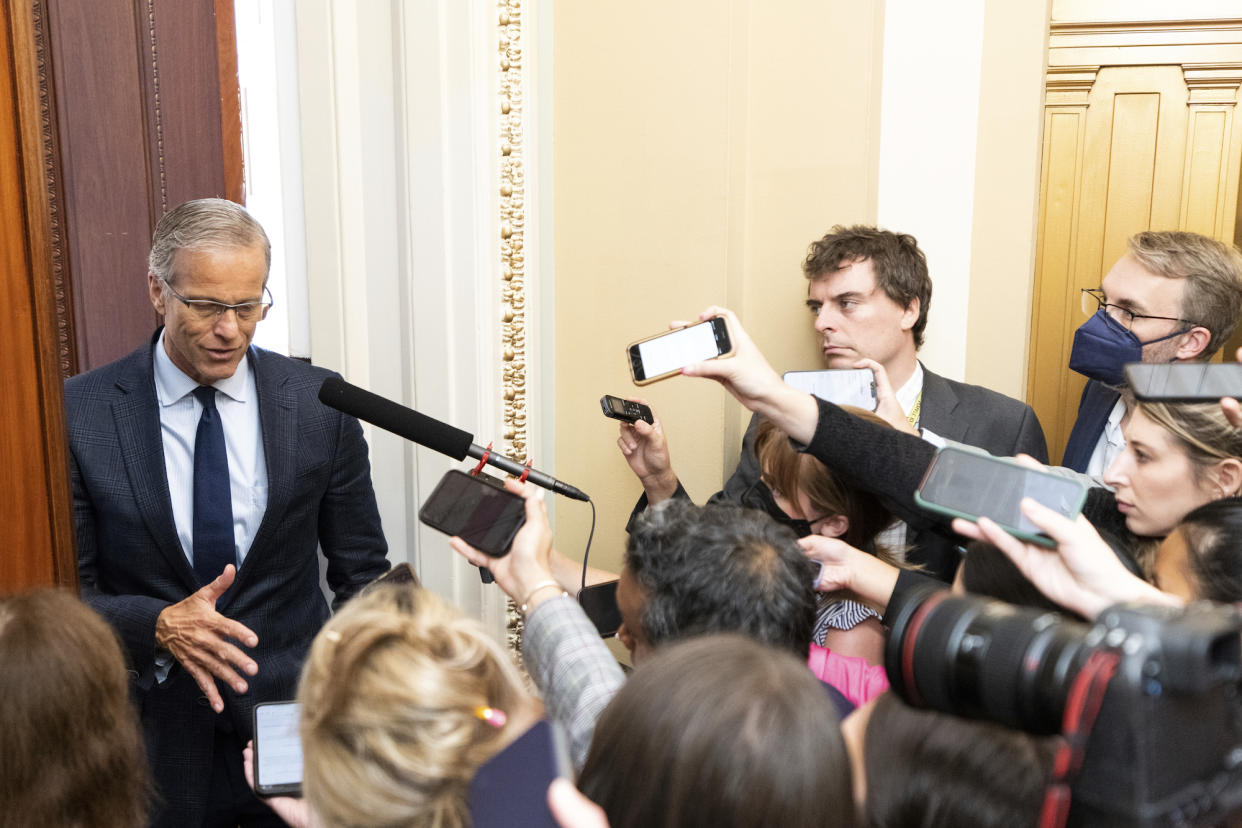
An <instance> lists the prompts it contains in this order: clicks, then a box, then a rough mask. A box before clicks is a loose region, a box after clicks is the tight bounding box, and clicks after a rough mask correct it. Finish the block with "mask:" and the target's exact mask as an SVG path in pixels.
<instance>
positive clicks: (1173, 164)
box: [1027, 4, 1242, 460]
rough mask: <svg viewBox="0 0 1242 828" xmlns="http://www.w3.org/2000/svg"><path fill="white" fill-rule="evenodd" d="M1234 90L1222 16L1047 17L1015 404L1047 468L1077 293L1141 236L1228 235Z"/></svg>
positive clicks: (1239, 149) (1232, 208)
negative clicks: (1028, 287) (1021, 399)
mask: <svg viewBox="0 0 1242 828" xmlns="http://www.w3.org/2000/svg"><path fill="white" fill-rule="evenodd" d="M1062 5H1064V4H1062ZM1240 85H1242V26H1239V25H1238V21H1236V20H1235V21H1189V22H1187V21H1183V22H1180V23H1167V22H1165V23H1151V24H1148V23H1134V22H1129V23H1107V22H1081V21H1079V22H1073V23H1058V22H1057V21H1055V20H1054V21H1053V24H1052V27H1051V39H1050V50H1049V69H1048V75H1047V88H1046V97H1045V113H1044V141H1043V163H1042V172H1041V176H1042V178H1041V186H1040V205H1039V240H1038V245H1037V249H1036V261H1035V295H1034V297H1033V305H1032V307H1033V314H1034V315H1033V319H1032V325H1031V330H1032V341H1031V350H1030V365H1029V372H1028V387H1027V399H1028V401H1029V402H1030V404H1031V405H1032V406H1033V407H1034V408H1035V411H1036V413H1037V414H1038V415H1039V418H1040V421H1041V422H1042V423H1043V426H1044V431H1045V433H1046V435H1047V437H1048V448H1049V452H1050V454H1051V456H1052V457H1053V459H1054V460H1057V459H1059V458H1060V455H1061V453H1062V452H1063V451H1064V448H1065V443H1066V440H1067V439H1068V437H1069V432H1070V429H1071V428H1072V426H1073V423H1074V419H1075V416H1076V414H1077V410H1078V400H1079V397H1080V395H1081V393H1082V388H1083V385H1084V383H1085V382H1086V380H1085V378H1083V377H1082V376H1080V375H1078V374H1076V373H1074V372H1072V371H1070V370H1069V369H1068V368H1067V367H1066V366H1067V364H1068V362H1069V354H1070V348H1071V346H1072V343H1073V335H1074V330H1075V329H1076V328H1077V327H1078V326H1079V325H1081V324H1082V323H1083V322H1085V321H1086V317H1085V316H1084V315H1083V313H1082V311H1081V309H1080V298H1079V297H1080V289H1081V288H1089V287H1097V286H1098V285H1099V283H1100V279H1101V278H1102V277H1103V275H1104V274H1105V273H1107V272H1108V270H1109V268H1111V267H1112V265H1113V264H1114V263H1115V262H1116V261H1117V259H1119V258H1120V257H1121V256H1122V254H1124V253H1125V250H1126V239H1128V238H1129V237H1130V236H1131V235H1133V234H1134V233H1137V232H1139V231H1141V230H1147V229H1154V230H1192V231H1195V232H1198V233H1203V234H1204V235H1208V236H1212V237H1214V238H1217V239H1221V240H1223V241H1228V242H1234V241H1235V237H1236V236H1237V233H1238V227H1237V221H1238V195H1239V188H1238V182H1239V174H1240V173H1239V164H1240V162H1242V123H1240V122H1239V120H1238V118H1237V111H1238V104H1239V103H1240V102H1242V98H1240V96H1239V87H1240ZM1230 353H1232V350H1230Z"/></svg>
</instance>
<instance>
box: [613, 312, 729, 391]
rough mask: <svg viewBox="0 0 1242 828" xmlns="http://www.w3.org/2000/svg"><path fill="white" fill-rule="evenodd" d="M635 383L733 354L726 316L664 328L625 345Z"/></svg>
mask: <svg viewBox="0 0 1242 828" xmlns="http://www.w3.org/2000/svg"><path fill="white" fill-rule="evenodd" d="M626 353H627V355H628V356H629V360H630V375H631V376H632V377H633V378H634V384H635V385H646V384H647V383H650V382H655V381H656V380H662V379H664V378H665V377H671V376H672V375H673V374H676V373H677V372H678V371H680V370H681V369H682V368H684V367H685V366H687V365H690V364H692V363H695V362H702V361H703V360H705V359H716V358H717V357H723V356H731V355H732V354H733V340H732V339H731V338H730V337H729V325H728V323H726V322H725V319H724V317H723V316H716V317H713V318H711V319H709V320H707V321H706V322H699V323H698V324H695V325H687V326H686V327H684V328H678V329H676V330H673V331H665V332H664V333H661V334H656V335H655V336H649V337H647V338H646V339H640V340H638V341H637V342H634V343H631V344H630V345H629V346H628V347H627V348H626Z"/></svg>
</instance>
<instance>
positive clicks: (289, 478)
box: [224, 348, 298, 601]
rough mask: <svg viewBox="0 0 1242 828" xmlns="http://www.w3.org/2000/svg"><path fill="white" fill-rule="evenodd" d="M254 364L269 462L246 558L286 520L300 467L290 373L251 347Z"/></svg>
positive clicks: (269, 541)
mask: <svg viewBox="0 0 1242 828" xmlns="http://www.w3.org/2000/svg"><path fill="white" fill-rule="evenodd" d="M250 358H251V360H252V362H253V364H254V378H255V387H256V388H257V390H258V394H259V429H260V431H262V436H263V455H264V462H265V463H266V464H267V509H266V511H264V513H263V521H262V522H261V523H260V524H259V530H258V531H257V532H256V533H255V536H254V541H253V542H252V543H251V544H250V550H249V551H248V552H247V553H246V560H247V561H250V560H251V556H252V555H255V554H264V551H265V550H266V549H267V548H268V547H270V546H271V544H272V542H273V536H274V533H275V532H276V528H277V527H278V526H280V524H281V521H282V520H284V514H285V510H286V509H287V508H288V506H289V502H290V500H291V499H292V498H293V491H294V484H295V482H296V481H295V479H294V472H295V470H296V469H297V449H298V421H297V402H296V399H295V395H294V394H293V393H292V392H291V391H290V390H289V389H288V388H287V387H286V382H287V380H288V374H286V373H285V372H284V371H283V370H281V366H280V365H279V363H277V362H275V361H273V360H271V359H266V360H265V359H264V358H263V357H262V356H261V352H260V351H258V350H257V349H255V348H251V349H250ZM252 569H253V567H247V566H246V565H245V564H243V565H242V568H241V571H240V572H239V573H238V575H237V581H236V582H235V583H234V585H233V588H232V589H230V590H229V591H228V593H226V594H225V596H224V600H225V601H227V599H228V598H229V596H230V595H232V594H233V593H235V592H237V591H238V590H237V587H238V585H239V584H241V583H242V582H243V581H244V580H246V579H248V577H249V573H250V571H251V570H252Z"/></svg>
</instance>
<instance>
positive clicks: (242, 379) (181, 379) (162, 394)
mask: <svg viewBox="0 0 1242 828" xmlns="http://www.w3.org/2000/svg"><path fill="white" fill-rule="evenodd" d="M238 368H239V370H237V371H234V372H233V376H231V377H228V378H227V379H222V380H218V381H216V382H214V383H212V386H213V387H214V388H215V389H216V390H217V391H221V392H223V393H224V394H226V395H228V396H229V397H230V398H231V399H234V400H236V401H237V402H246V400H247V399H248V398H249V396H250V393H249V392H250V387H249V383H247V382H246V376H247V374H248V373H249V371H250V352H249V350H247V352H246V356H245V357H243V358H242V361H241V363H240V364H239V365H238ZM195 388H198V383H197V382H195V381H194V380H192V379H191V378H190V377H188V376H187V375H186V373H185V372H184V371H182V370H181V369H180V368H178V367H177V366H176V365H174V364H173V361H172V360H171V359H170V358H169V356H168V351H166V350H164V331H160V338H159V339H158V340H156V343H155V396H156V398H157V399H159V401H160V405H162V406H164V407H168V406H170V405H172V404H173V403H176V402H180V401H181V399H182V398H184V397H185V395H187V394H189V393H190V392H192V391H193V390H194V389H195Z"/></svg>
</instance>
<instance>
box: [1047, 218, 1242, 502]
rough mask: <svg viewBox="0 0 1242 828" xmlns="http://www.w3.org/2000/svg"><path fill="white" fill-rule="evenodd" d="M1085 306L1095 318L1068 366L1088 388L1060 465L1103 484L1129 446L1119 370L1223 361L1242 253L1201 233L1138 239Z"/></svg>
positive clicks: (1079, 336)
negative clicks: (1142, 364) (1220, 356)
mask: <svg viewBox="0 0 1242 828" xmlns="http://www.w3.org/2000/svg"><path fill="white" fill-rule="evenodd" d="M1082 301H1083V311H1084V312H1085V313H1088V314H1090V315H1091V318H1090V319H1088V320H1087V321H1086V322H1085V323H1084V324H1083V325H1082V327H1080V328H1079V329H1078V330H1077V331H1076V332H1075V334H1074V347H1073V350H1072V351H1071V352H1070V361H1069V367H1070V369H1071V370H1074V371H1077V372H1078V373H1080V374H1082V375H1084V376H1086V377H1088V378H1089V380H1090V381H1089V382H1088V383H1087V386H1086V388H1084V389H1083V393H1082V399H1081V401H1080V402H1079V405H1078V418H1077V420H1075V422H1074V428H1073V430H1072V431H1071V432H1070V437H1069V443H1068V444H1067V445H1066V447H1065V457H1064V459H1063V461H1062V464H1063V465H1065V466H1068V467H1069V468H1071V469H1074V470H1075V471H1079V472H1085V473H1087V474H1089V475H1091V476H1093V477H1096V478H1102V477H1103V475H1104V471H1105V470H1106V469H1107V468H1108V466H1109V465H1110V464H1111V463H1112V461H1113V459H1114V458H1116V456H1117V455H1118V454H1120V453H1121V451H1122V449H1124V448H1125V439H1124V438H1123V437H1122V435H1121V418H1122V415H1123V414H1124V413H1125V412H1124V406H1123V404H1122V402H1121V399H1120V388H1121V386H1122V385H1123V384H1124V382H1125V378H1124V374H1123V373H1122V367H1123V366H1124V365H1125V364H1126V363H1127V362H1152V363H1156V362H1190V361H1196V360H1197V361H1204V360H1207V359H1209V358H1210V357H1211V356H1212V354H1214V353H1216V351H1217V350H1219V349H1220V347H1221V345H1223V344H1224V343H1225V341H1226V340H1228V339H1229V337H1230V336H1231V335H1232V334H1233V331H1234V328H1235V327H1236V326H1237V322H1238V314H1239V313H1240V312H1242V253H1239V252H1238V251H1237V250H1236V249H1235V248H1233V247H1230V246H1228V245H1225V244H1222V243H1221V242H1218V241H1216V240H1214V239H1209V238H1208V237H1206V236H1201V235H1199V234H1198V233H1185V232H1155V231H1146V232H1143V233H1139V234H1137V235H1135V236H1133V237H1131V239H1130V241H1129V251H1128V252H1127V253H1126V254H1125V255H1124V256H1122V257H1121V259H1120V261H1118V262H1117V263H1116V264H1115V265H1113V268H1112V270H1110V271H1109V272H1108V274H1107V275H1106V276H1105V277H1104V279H1103V280H1102V281H1101V282H1100V287H1099V288H1098V289H1087V290H1084V291H1083V292H1082Z"/></svg>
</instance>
